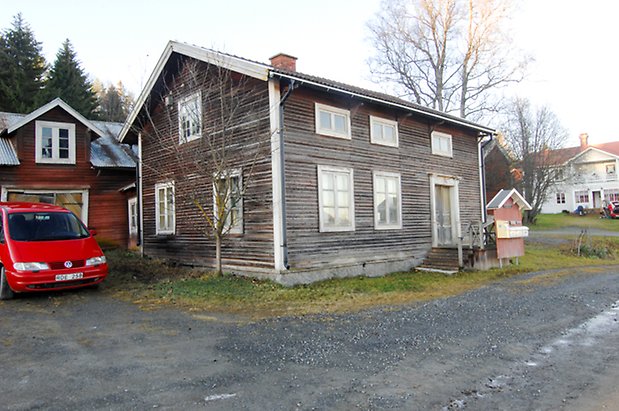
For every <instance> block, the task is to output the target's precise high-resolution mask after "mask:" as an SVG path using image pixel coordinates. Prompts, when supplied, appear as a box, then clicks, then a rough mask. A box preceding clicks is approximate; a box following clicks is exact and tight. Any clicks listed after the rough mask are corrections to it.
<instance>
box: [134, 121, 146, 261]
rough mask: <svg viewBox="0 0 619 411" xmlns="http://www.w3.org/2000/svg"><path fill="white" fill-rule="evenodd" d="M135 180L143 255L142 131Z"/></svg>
mask: <svg viewBox="0 0 619 411" xmlns="http://www.w3.org/2000/svg"><path fill="white" fill-rule="evenodd" d="M136 175H137V180H136V182H135V188H136V191H137V202H138V203H137V209H138V210H137V211H138V216H137V217H138V238H137V243H138V245H139V246H140V255H141V256H142V257H143V256H144V232H143V231H142V222H143V215H144V214H143V213H144V210H143V207H142V204H143V198H142V133H141V132H140V133H138V163H137V165H136Z"/></svg>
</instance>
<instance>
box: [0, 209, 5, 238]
mask: <svg viewBox="0 0 619 411" xmlns="http://www.w3.org/2000/svg"><path fill="white" fill-rule="evenodd" d="M0 244H4V225H3V224H2V213H1V212H0Z"/></svg>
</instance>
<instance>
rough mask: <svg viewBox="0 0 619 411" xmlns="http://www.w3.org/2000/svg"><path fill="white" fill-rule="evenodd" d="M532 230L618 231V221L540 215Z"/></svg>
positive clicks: (593, 216)
mask: <svg viewBox="0 0 619 411" xmlns="http://www.w3.org/2000/svg"><path fill="white" fill-rule="evenodd" d="M530 227H531V229H532V230H556V229H560V228H564V227H577V228H596V229H600V230H607V231H619V219H617V220H611V219H608V218H600V215H599V214H587V215H584V216H577V215H574V214H563V213H561V214H540V215H538V216H537V220H536V221H535V224H532V225H531V226H530Z"/></svg>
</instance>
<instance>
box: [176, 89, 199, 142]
mask: <svg viewBox="0 0 619 411" xmlns="http://www.w3.org/2000/svg"><path fill="white" fill-rule="evenodd" d="M178 132H179V143H181V144H182V143H186V142H188V141H191V140H195V139H198V138H200V137H201V136H202V94H201V93H199V92H198V93H195V94H192V95H190V96H187V97H185V98H183V99H182V100H181V101H179V103H178Z"/></svg>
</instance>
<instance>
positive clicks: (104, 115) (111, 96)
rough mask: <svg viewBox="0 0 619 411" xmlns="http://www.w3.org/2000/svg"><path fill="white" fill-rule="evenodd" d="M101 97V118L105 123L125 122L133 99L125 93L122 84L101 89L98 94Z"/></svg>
mask: <svg viewBox="0 0 619 411" xmlns="http://www.w3.org/2000/svg"><path fill="white" fill-rule="evenodd" d="M97 95H98V97H99V103H100V106H99V117H100V118H101V120H105V121H117V122H124V121H125V119H126V118H127V116H128V115H129V111H131V107H132V106H133V98H132V97H131V95H130V94H129V93H127V92H126V91H125V87H124V86H123V83H122V82H120V81H119V82H118V84H117V85H116V86H114V85H113V84H110V85H109V86H108V87H103V86H101V87H100V90H99V92H98V93H97Z"/></svg>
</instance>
